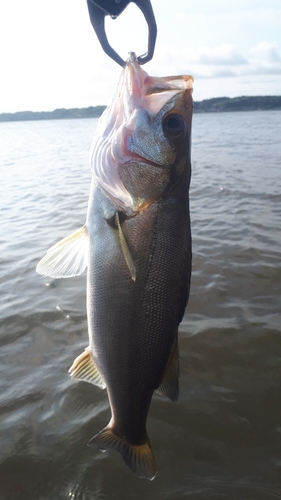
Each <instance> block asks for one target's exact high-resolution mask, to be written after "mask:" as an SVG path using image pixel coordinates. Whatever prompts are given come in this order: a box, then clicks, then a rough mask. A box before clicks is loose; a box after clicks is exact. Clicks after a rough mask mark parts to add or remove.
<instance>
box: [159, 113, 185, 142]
mask: <svg viewBox="0 0 281 500" xmlns="http://www.w3.org/2000/svg"><path fill="white" fill-rule="evenodd" d="M163 130H164V132H165V133H166V134H167V135H168V136H170V137H174V138H175V137H179V136H180V135H182V134H183V132H184V131H185V122H184V119H183V117H182V116H181V115H178V114H175V113H171V114H169V115H166V116H165V117H164V119H163Z"/></svg>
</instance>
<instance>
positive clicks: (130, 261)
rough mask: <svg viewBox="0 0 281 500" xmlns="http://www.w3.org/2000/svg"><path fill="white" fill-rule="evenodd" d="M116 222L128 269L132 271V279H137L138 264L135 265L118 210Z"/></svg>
mask: <svg viewBox="0 0 281 500" xmlns="http://www.w3.org/2000/svg"><path fill="white" fill-rule="evenodd" d="M115 223H116V226H117V229H118V235H119V240H120V245H121V248H122V252H123V255H124V259H125V261H126V264H127V266H128V269H129V271H130V273H131V278H132V280H133V281H136V266H135V263H134V259H133V257H132V254H131V251H130V248H129V246H128V243H127V241H126V238H125V236H124V234H123V231H122V227H121V224H120V220H119V215H118V212H116V215H115Z"/></svg>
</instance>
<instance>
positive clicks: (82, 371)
mask: <svg viewBox="0 0 281 500" xmlns="http://www.w3.org/2000/svg"><path fill="white" fill-rule="evenodd" d="M68 372H69V373H70V376H71V377H73V378H77V379H78V380H84V381H85V382H90V383H91V384H94V385H97V386H98V387H100V388H101V389H105V387H106V385H105V383H104V380H103V378H102V376H101V374H100V372H99V371H98V369H97V367H96V365H95V363H94V360H93V358H92V356H91V351H90V347H86V349H85V351H84V352H82V354H80V356H77V358H76V359H75V360H74V361H73V364H72V365H71V367H70V368H69V370H68Z"/></svg>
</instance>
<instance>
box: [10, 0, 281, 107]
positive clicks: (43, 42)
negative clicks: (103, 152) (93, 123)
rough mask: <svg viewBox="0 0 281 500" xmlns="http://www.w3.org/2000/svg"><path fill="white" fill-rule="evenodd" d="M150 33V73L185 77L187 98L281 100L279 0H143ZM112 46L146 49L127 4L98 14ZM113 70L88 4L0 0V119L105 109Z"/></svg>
mask: <svg viewBox="0 0 281 500" xmlns="http://www.w3.org/2000/svg"><path fill="white" fill-rule="evenodd" d="M151 3H152V6H153V9H154V13H155V17H156V21H157V26H158V36H157V41H156V47H155V54H154V57H153V60H152V61H151V62H149V63H147V64H146V65H144V66H143V68H144V69H145V71H147V72H148V73H149V74H150V75H153V76H166V75H172V74H191V75H193V77H194V94H193V97H194V100H195V101H201V100H203V99H209V98H212V97H222V96H227V97H236V96H241V95H281V0H174V1H171V0H151ZM106 32H107V35H108V39H109V41H110V43H111V45H112V46H113V47H114V49H115V50H116V51H117V52H118V53H119V54H120V55H121V57H122V58H123V59H126V56H127V53H128V52H129V51H134V52H136V53H137V55H141V54H143V53H145V52H146V48H147V25H146V22H145V19H144V17H143V15H142V13H141V11H140V10H139V9H138V8H137V7H136V5H135V4H133V3H131V4H129V6H128V7H127V8H126V10H125V11H124V12H123V13H122V14H121V15H120V16H119V17H118V18H117V19H116V20H112V19H111V18H110V17H109V16H107V17H106ZM120 72H121V67H120V66H118V65H117V64H116V63H115V62H114V61H112V60H111V59H109V58H108V56H106V54H104V52H103V51H102V49H101V47H100V45H99V42H98V40H97V38H96V35H95V33H94V30H93V28H92V26H91V23H90V20H89V15H88V9H87V4H86V0H48V1H46V0H45V1H44V2H43V1H42V0H13V1H12V2H9V1H5V2H4V1H2V2H1V3H0V113H3V112H16V111H26V110H31V111H49V110H50V111H51V110H53V109H56V108H76V107H78V108H82V107H88V106H96V105H99V104H107V103H108V102H109V100H110V97H111V94H112V93H113V92H114V88H115V86H116V84H117V81H118V78H119V74H120Z"/></svg>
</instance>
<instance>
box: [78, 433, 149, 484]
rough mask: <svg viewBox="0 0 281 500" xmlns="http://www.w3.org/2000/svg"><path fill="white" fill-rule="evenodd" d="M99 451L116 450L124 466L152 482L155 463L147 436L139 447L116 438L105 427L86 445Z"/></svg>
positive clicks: (123, 439)
mask: <svg viewBox="0 0 281 500" xmlns="http://www.w3.org/2000/svg"><path fill="white" fill-rule="evenodd" d="M88 445H89V446H92V445H95V446H96V447H97V448H99V450H100V451H106V450H116V451H119V453H121V455H122V457H123V460H124V462H125V464H126V465H128V467H129V468H130V469H131V470H132V471H133V472H134V473H135V474H137V476H139V477H143V478H145V479H149V480H150V481H152V480H153V479H154V478H155V476H156V472H157V471H156V462H155V458H154V455H153V451H152V449H151V446H150V442H149V439H148V436H147V437H146V441H145V442H144V444H141V445H133V444H131V443H129V441H127V440H126V439H125V438H121V437H119V436H117V435H116V434H115V433H114V431H113V429H112V428H110V427H109V426H107V427H105V428H104V429H103V430H102V431H100V432H99V433H98V434H97V435H96V436H94V437H93V438H92V439H91V440H90V441H89V443H88Z"/></svg>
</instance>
